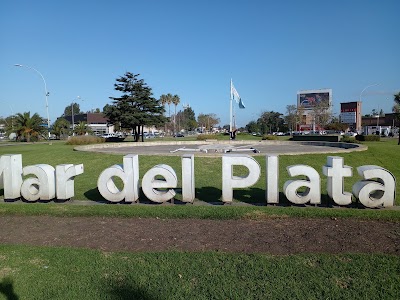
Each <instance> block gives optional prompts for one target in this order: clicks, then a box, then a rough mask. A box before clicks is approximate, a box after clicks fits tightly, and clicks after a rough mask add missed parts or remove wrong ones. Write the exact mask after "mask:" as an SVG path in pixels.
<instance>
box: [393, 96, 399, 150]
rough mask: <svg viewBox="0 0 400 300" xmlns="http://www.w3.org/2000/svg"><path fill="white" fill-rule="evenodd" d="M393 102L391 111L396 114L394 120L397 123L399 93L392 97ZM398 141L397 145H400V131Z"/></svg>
mask: <svg viewBox="0 0 400 300" xmlns="http://www.w3.org/2000/svg"><path fill="white" fill-rule="evenodd" d="M393 100H394V105H393V108H392V111H393V112H394V113H395V114H396V119H397V121H399V120H400V92H398V93H397V94H395V95H393ZM398 133H399V141H398V143H397V145H400V129H399V132H398Z"/></svg>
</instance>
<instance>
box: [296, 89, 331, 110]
mask: <svg viewBox="0 0 400 300" xmlns="http://www.w3.org/2000/svg"><path fill="white" fill-rule="evenodd" d="M320 103H327V104H328V106H329V107H330V106H331V104H332V89H320V90H306V91H299V92H297V106H298V107H302V108H304V109H312V108H313V107H315V106H316V105H318V104H320Z"/></svg>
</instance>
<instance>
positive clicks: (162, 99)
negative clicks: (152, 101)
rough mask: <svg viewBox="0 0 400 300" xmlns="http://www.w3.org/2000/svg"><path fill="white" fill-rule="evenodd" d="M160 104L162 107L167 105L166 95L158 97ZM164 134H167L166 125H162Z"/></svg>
mask: <svg viewBox="0 0 400 300" xmlns="http://www.w3.org/2000/svg"><path fill="white" fill-rule="evenodd" d="M160 102H161V105H162V106H165V104H167V103H168V97H167V95H164V94H162V95H161V96H160ZM164 132H165V133H166V132H167V124H164Z"/></svg>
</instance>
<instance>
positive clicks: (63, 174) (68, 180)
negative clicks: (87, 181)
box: [56, 164, 83, 200]
mask: <svg viewBox="0 0 400 300" xmlns="http://www.w3.org/2000/svg"><path fill="white" fill-rule="evenodd" d="M82 173H83V164H80V165H76V166H75V165H73V164H63V165H58V166H56V194H57V199H60V200H66V199H70V198H72V197H74V195H75V185H74V179H75V176H77V175H80V174H82Z"/></svg>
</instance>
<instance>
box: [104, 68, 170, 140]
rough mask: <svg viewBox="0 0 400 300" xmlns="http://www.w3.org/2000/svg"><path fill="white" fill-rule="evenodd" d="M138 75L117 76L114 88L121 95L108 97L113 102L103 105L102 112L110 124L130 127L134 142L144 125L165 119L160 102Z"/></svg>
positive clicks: (161, 122) (154, 124)
mask: <svg viewBox="0 0 400 300" xmlns="http://www.w3.org/2000/svg"><path fill="white" fill-rule="evenodd" d="M139 75H140V74H133V73H130V72H127V73H125V75H124V76H121V77H119V78H117V79H116V81H117V83H115V84H114V89H115V90H117V91H119V92H121V93H122V95H121V97H110V99H112V100H113V104H112V105H106V106H105V107H104V114H105V115H106V117H107V118H108V119H109V121H110V122H111V123H112V124H116V123H120V125H121V127H122V128H130V129H132V131H133V134H134V136H135V141H136V142H137V141H139V137H140V133H141V132H143V127H144V126H160V125H162V124H165V122H166V121H167V119H166V118H165V117H164V115H163V114H164V112H165V109H164V107H163V106H162V105H161V102H160V101H159V100H157V99H155V98H154V97H152V95H153V93H152V90H151V88H150V87H149V86H148V85H147V84H146V83H145V82H144V80H143V79H139ZM142 141H143V135H142Z"/></svg>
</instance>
